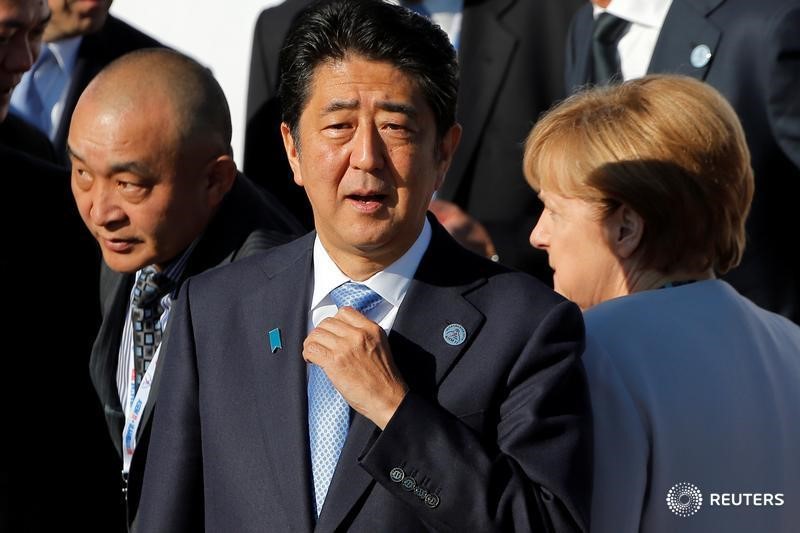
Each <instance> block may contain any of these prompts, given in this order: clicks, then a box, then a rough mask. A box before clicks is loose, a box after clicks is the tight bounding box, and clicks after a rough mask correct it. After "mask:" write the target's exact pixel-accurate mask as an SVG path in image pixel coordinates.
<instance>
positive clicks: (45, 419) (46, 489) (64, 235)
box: [0, 145, 119, 532]
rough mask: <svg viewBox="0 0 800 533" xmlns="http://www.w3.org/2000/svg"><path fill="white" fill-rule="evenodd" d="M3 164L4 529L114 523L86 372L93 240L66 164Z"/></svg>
mask: <svg viewBox="0 0 800 533" xmlns="http://www.w3.org/2000/svg"><path fill="white" fill-rule="evenodd" d="M0 169H2V171H0V172H2V178H3V190H4V195H5V203H4V206H3V209H1V210H0V224H1V225H2V227H3V228H5V229H6V231H5V236H4V251H3V254H2V255H0V280H2V281H1V283H2V295H3V298H2V301H3V311H2V320H0V331H1V332H2V333H1V334H2V338H3V339H5V344H4V348H3V364H2V373H3V376H4V379H5V386H3V387H0V391H1V392H0V397H1V399H0V402H2V404H3V405H6V406H9V408H7V409H6V410H5V411H4V420H3V438H2V439H0V441H1V442H0V487H2V488H3V490H1V491H0V492H2V494H0V506H2V508H0V531H30V532H48V531H57V530H59V529H62V528H63V526H64V524H65V523H69V524H75V525H77V526H78V527H79V528H81V529H85V528H86V527H89V526H95V525H96V526H99V527H100V528H102V529H105V530H108V528H105V527H104V526H105V525H108V524H110V523H111V521H110V518H111V509H112V508H113V507H114V506H115V503H116V501H117V499H118V496H117V490H116V488H117V487H118V483H119V482H118V479H119V474H118V473H113V474H110V475H109V474H108V473H107V471H106V469H105V466H106V465H107V464H108V463H106V462H105V460H106V459H107V458H108V455H104V452H109V451H110V450H108V446H107V445H106V444H105V443H104V442H103V441H102V439H103V438H105V437H104V435H103V431H102V413H101V411H100V409H99V408H98V406H97V400H96V398H95V395H94V391H93V389H92V386H91V383H90V381H89V376H88V372H86V364H87V362H88V352H89V349H90V347H91V344H92V339H93V336H94V334H95V333H96V328H97V324H98V323H99V309H98V306H97V297H96V293H97V264H98V255H97V251H96V246H95V243H94V239H93V238H92V237H91V235H89V233H88V231H86V228H85V227H84V226H83V222H82V221H81V220H80V217H79V215H78V213H77V209H76V207H75V202H74V201H73V199H72V194H71V192H70V190H69V174H68V173H67V171H66V170H65V169H63V168H60V167H57V166H54V165H50V164H48V163H46V162H44V161H42V160H39V159H37V158H34V157H31V156H29V155H27V154H24V153H22V152H19V151H16V150H11V149H9V148H7V147H5V146H2V145H0ZM12 341H13V344H12ZM77 480H80V482H78V481H77ZM109 487H110V488H111V490H112V492H110V493H109V492H107V489H108V488H109ZM54 488H55V493H54Z"/></svg>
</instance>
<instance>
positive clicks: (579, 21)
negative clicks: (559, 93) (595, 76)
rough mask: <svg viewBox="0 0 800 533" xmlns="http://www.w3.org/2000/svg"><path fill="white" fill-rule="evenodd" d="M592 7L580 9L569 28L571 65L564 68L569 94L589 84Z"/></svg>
mask: <svg viewBox="0 0 800 533" xmlns="http://www.w3.org/2000/svg"><path fill="white" fill-rule="evenodd" d="M593 22H594V18H593V17H592V6H591V5H587V6H585V7H583V8H581V9H580V10H579V11H578V12H577V14H576V15H575V20H574V21H573V23H572V27H571V28H570V33H569V38H570V42H569V44H568V46H569V54H570V55H569V58H568V61H569V62H571V63H568V64H567V68H566V76H567V80H566V88H567V91H568V92H569V93H572V92H574V91H576V90H577V89H578V88H580V87H582V86H583V85H585V84H586V83H588V82H589V80H591V78H592V73H591V70H590V69H591V64H590V61H589V59H590V58H591V57H592V25H593Z"/></svg>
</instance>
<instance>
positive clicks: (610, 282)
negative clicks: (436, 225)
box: [524, 75, 800, 533]
mask: <svg viewBox="0 0 800 533" xmlns="http://www.w3.org/2000/svg"><path fill="white" fill-rule="evenodd" d="M524 168H525V172H526V176H527V178H528V180H529V182H530V184H531V185H532V186H533V187H534V189H536V190H537V191H538V193H539V196H540V198H541V199H542V200H543V202H544V205H545V209H544V212H543V213H542V216H541V218H540V220H539V222H538V224H537V225H536V227H535V228H534V230H533V232H532V234H531V243H532V244H533V245H534V246H536V247H537V248H541V249H543V250H545V251H547V253H548V255H549V260H550V265H551V267H552V268H553V270H554V274H553V281H554V285H555V288H556V290H557V291H558V292H560V293H561V294H563V295H565V296H567V297H569V298H570V299H572V300H574V301H575V302H577V303H578V304H579V305H580V306H581V308H582V309H583V310H584V311H585V313H584V317H585V321H586V328H587V348H586V352H585V355H584V364H585V366H586V370H587V374H588V378H589V385H590V392H591V399H592V405H593V419H594V427H595V445H594V450H595V460H594V484H593V502H592V520H591V522H592V531H596V532H600V533H603V532H613V533H624V532H635V531H647V532H651V531H664V532H673V531H681V532H689V531H697V532H701V531H702V532H708V531H748V532H749V531H769V532H776V531H777V532H780V531H796V530H797V529H796V528H797V527H798V524H800V453H798V450H800V423H799V421H800V328H798V327H797V326H796V325H794V324H793V323H791V322H790V321H788V320H787V319H785V318H783V317H781V316H778V315H776V314H773V313H771V312H768V311H766V310H764V309H761V308H759V307H757V306H756V305H754V304H753V303H752V302H750V301H749V300H747V299H745V298H744V297H742V296H741V295H739V294H738V293H737V292H736V291H735V290H734V289H733V288H732V287H731V286H730V285H728V284H727V283H726V282H724V281H721V280H718V279H716V278H715V273H724V272H726V271H727V270H729V269H730V268H732V267H734V266H735V265H736V264H737V263H738V262H739V260H740V258H741V255H742V251H743V248H744V244H745V233H744V222H745V219H746V217H747V213H748V210H749V206H750V202H751V199H752V196H753V174H752V170H751V168H750V156H749V153H748V149H747V145H746V144H745V139H744V134H743V132H742V128H741V125H740V123H739V120H738V119H737V117H736V114H735V113H734V111H733V110H732V109H731V107H730V105H729V104H728V103H727V102H726V101H725V100H724V98H723V97H722V96H721V95H720V94H719V93H718V92H717V91H716V90H714V89H713V88H711V87H710V86H708V85H706V84H703V83H701V82H699V81H696V80H694V79H691V78H686V77H680V76H667V75H663V76H648V77H645V78H641V79H638V80H632V81H629V82H626V83H624V84H622V85H619V86H614V87H604V88H595V89H591V90H588V91H585V92H582V93H579V94H577V95H575V96H573V97H571V98H569V99H567V100H565V101H564V102H562V103H561V104H560V105H558V106H557V107H555V108H554V109H552V110H551V111H550V112H549V113H548V114H547V115H546V116H544V117H543V118H542V119H541V120H540V121H539V122H538V123H537V125H536V127H535V128H534V129H533V131H532V132H531V134H530V136H529V138H528V142H527V145H526V152H525V161H524ZM791 245H794V244H792V243H788V242H787V246H791ZM725 494H728V495H729V496H728V497H727V499H726V497H724V495H725ZM753 494H758V495H759V496H757V497H756V496H753ZM731 495H732V496H731ZM746 495H748V496H746ZM726 501H727V503H728V505H724V503H725V502H726ZM736 502H739V504H738V505H736Z"/></svg>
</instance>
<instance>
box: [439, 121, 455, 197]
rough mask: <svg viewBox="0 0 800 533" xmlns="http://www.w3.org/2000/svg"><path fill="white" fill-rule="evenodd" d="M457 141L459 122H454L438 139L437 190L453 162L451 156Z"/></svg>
mask: <svg viewBox="0 0 800 533" xmlns="http://www.w3.org/2000/svg"><path fill="white" fill-rule="evenodd" d="M459 142H461V124H458V123H456V124H453V125H452V126H451V127H450V129H449V130H447V132H446V133H445V134H444V135H443V136H442V139H441V141H439V146H438V151H437V152H436V153H437V155H438V161H437V165H436V186H435V190H438V189H439V187H441V186H442V183H444V177H445V176H446V175H447V170H448V169H449V168H450V164H451V163H452V162H453V156H455V153H456V149H457V148H458V143H459Z"/></svg>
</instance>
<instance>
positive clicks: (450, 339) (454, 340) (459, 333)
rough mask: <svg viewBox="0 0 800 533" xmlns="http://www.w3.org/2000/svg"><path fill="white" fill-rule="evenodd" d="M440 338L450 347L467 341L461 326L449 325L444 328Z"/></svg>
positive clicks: (465, 332) (465, 331)
mask: <svg viewBox="0 0 800 533" xmlns="http://www.w3.org/2000/svg"><path fill="white" fill-rule="evenodd" d="M442 337H444V342H446V343H447V344H449V345H450V346H458V345H459V344H462V343H463V342H464V341H465V340H467V330H466V329H464V326H462V325H461V324H450V325H448V326H447V327H446V328H444V331H443V332H442Z"/></svg>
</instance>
